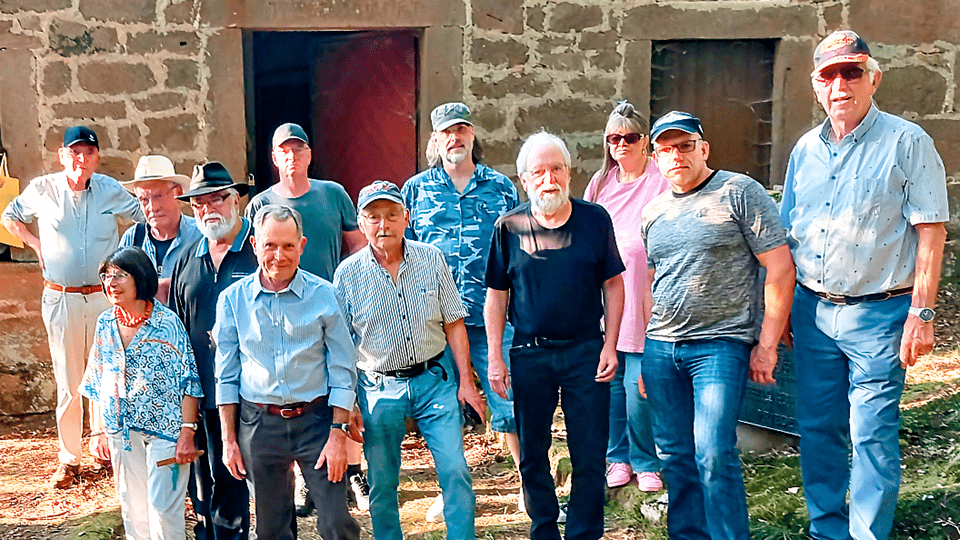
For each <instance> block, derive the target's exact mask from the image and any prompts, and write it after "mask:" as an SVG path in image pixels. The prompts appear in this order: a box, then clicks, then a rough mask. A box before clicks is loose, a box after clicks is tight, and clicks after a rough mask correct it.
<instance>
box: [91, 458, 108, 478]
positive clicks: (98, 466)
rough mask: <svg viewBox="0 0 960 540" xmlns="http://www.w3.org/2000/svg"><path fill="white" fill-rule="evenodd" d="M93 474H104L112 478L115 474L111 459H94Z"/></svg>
mask: <svg viewBox="0 0 960 540" xmlns="http://www.w3.org/2000/svg"><path fill="white" fill-rule="evenodd" d="M93 472H95V473H97V474H102V475H106V476H110V475H111V474H113V467H112V463H111V462H110V460H109V459H100V458H98V457H95V458H93Z"/></svg>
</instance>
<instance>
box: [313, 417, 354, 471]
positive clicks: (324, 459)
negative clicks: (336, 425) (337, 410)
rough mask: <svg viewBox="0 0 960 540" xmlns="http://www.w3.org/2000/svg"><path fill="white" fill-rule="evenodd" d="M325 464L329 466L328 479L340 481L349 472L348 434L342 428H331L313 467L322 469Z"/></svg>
mask: <svg viewBox="0 0 960 540" xmlns="http://www.w3.org/2000/svg"><path fill="white" fill-rule="evenodd" d="M324 465H326V466H327V480H329V481H331V482H339V481H340V480H341V479H342V478H343V473H345V472H347V434H346V433H344V432H343V431H342V430H339V429H333V428H331V429H330V436H329V437H327V444H325V445H323V451H322V452H320V457H319V458H317V464H316V465H314V466H313V468H314V469H322V468H323V466H324Z"/></svg>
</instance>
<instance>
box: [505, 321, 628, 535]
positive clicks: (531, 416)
mask: <svg viewBox="0 0 960 540" xmlns="http://www.w3.org/2000/svg"><path fill="white" fill-rule="evenodd" d="M602 348H603V341H602V340H601V339H599V338H598V339H593V340H590V341H587V342H584V343H580V344H578V345H573V346H571V347H565V348H543V347H533V346H527V345H521V344H518V345H517V346H515V347H513V348H512V349H511V350H510V357H511V373H510V380H511V384H512V385H513V404H514V412H515V414H516V418H517V435H518V436H519V438H520V472H521V475H522V476H523V496H524V501H525V502H526V505H527V514H528V515H529V516H530V521H531V522H532V524H531V525H530V538H531V540H559V539H560V529H559V528H558V527H557V517H558V516H559V512H560V507H559V505H558V504H557V496H556V493H555V492H554V485H553V476H552V475H551V474H550V458H549V451H550V445H551V444H552V443H553V437H552V436H551V433H550V428H551V426H553V415H554V413H555V412H556V410H557V400H558V399H559V401H560V407H561V408H562V409H563V415H564V419H565V423H566V425H567V445H568V447H569V449H570V461H571V464H572V465H573V474H572V489H571V491H570V503H569V506H568V507H567V526H566V537H567V540H596V539H598V538H601V537H602V536H603V502H604V490H605V489H606V482H605V478H604V474H605V468H604V462H603V456H604V452H605V451H606V440H607V421H608V418H609V415H608V413H607V411H609V410H610V384H609V383H598V382H596V381H595V380H594V377H596V374H597V363H598V362H599V361H600V350H601V349H602Z"/></svg>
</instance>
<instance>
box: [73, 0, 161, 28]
mask: <svg viewBox="0 0 960 540" xmlns="http://www.w3.org/2000/svg"><path fill="white" fill-rule="evenodd" d="M156 6H157V2H156V0H80V14H81V15H83V18H85V19H97V20H101V21H110V22H121V23H132V22H139V23H152V22H154V21H155V20H156V18H157V10H156Z"/></svg>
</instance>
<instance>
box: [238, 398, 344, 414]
mask: <svg viewBox="0 0 960 540" xmlns="http://www.w3.org/2000/svg"><path fill="white" fill-rule="evenodd" d="M251 403H252V402H251ZM326 404H327V396H320V397H318V398H317V399H315V400H313V401H311V402H310V403H304V402H303V401H300V402H298V403H288V404H286V405H271V404H269V403H254V405H256V406H257V407H260V408H261V409H263V410H265V411H267V414H272V415H274V416H279V417H281V418H300V417H301V416H303V415H304V414H306V413H308V412H310V411H313V410H314V409H316V408H318V407H322V406H324V405H326Z"/></svg>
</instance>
